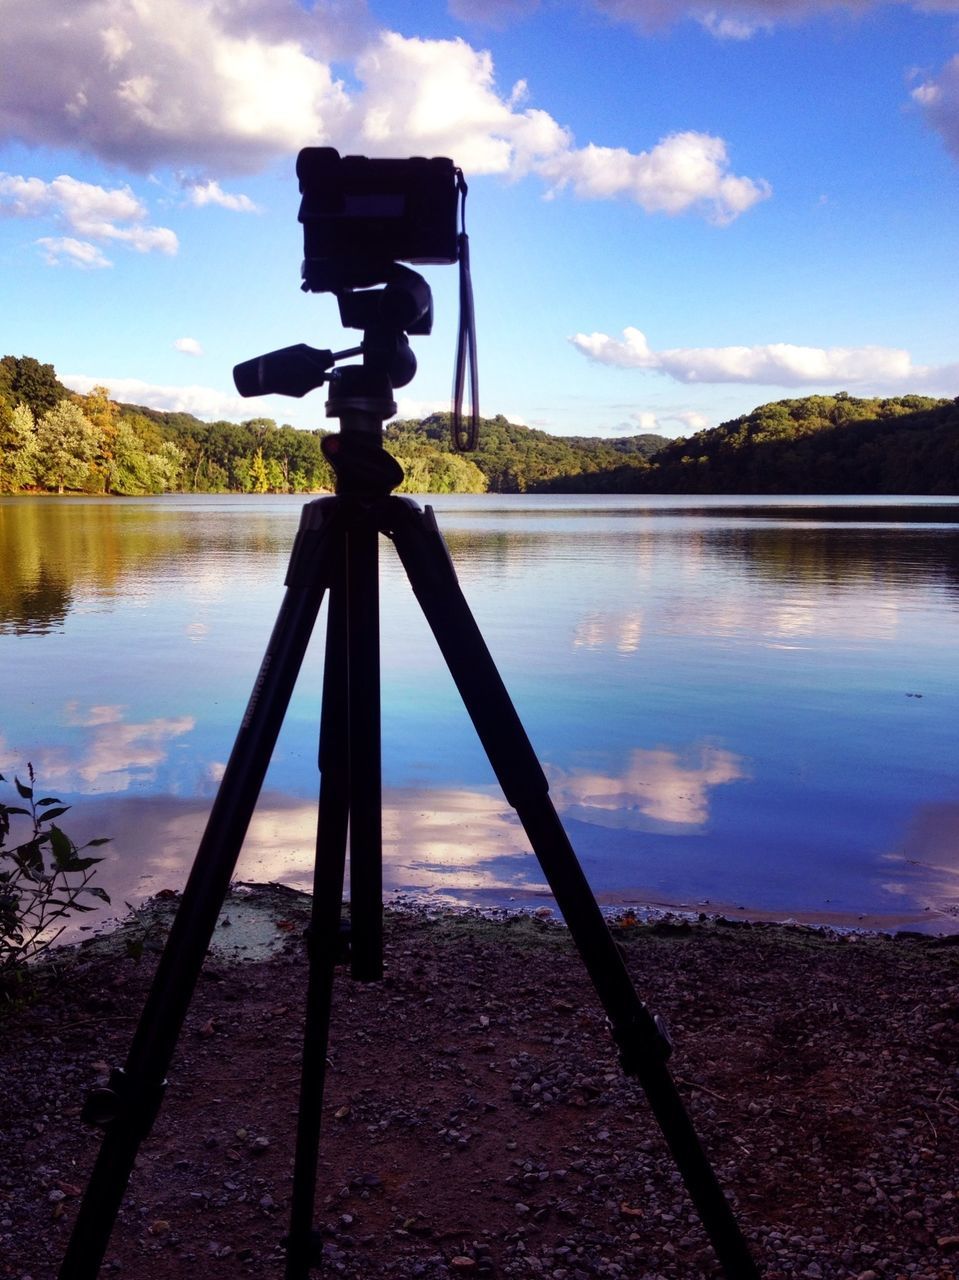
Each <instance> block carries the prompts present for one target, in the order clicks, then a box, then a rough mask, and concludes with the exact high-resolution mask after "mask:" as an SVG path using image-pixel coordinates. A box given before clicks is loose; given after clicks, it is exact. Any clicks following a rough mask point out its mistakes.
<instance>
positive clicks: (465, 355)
mask: <svg viewBox="0 0 959 1280" xmlns="http://www.w3.org/2000/svg"><path fill="white" fill-rule="evenodd" d="M455 172H456V187H457V190H458V191H459V193H460V226H461V230H460V233H459V235H458V236H457V238H456V244H457V249H458V257H459V266H460V319H459V332H458V334H457V338H456V366H455V369H454V371H453V415H452V419H451V422H450V428H451V433H452V437H453V448H454V449H456V450H458V451H459V452H462V453H465V452H467V451H469V450H471V449H475V448H476V441H477V439H478V436H479V385H478V383H479V379H478V366H477V361H476V318H475V315H474V312H473V281H472V279H471V278H470V244H469V237H468V236H467V234H466V193H467V191H468V190H469V188H468V187H467V185H466V179H465V178H464V177H463V171H462V169H457V170H456V171H455ZM467 369H468V370H469V384H470V405H469V418H468V421H467V424H466V426H465V427H464V425H463V391H464V389H465V385H466V373H467Z"/></svg>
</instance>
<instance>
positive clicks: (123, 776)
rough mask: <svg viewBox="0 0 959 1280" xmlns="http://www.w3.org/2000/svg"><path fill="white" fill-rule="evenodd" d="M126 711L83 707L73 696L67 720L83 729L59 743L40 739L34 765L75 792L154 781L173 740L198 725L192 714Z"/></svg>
mask: <svg viewBox="0 0 959 1280" xmlns="http://www.w3.org/2000/svg"><path fill="white" fill-rule="evenodd" d="M126 711H127V708H126V707H121V706H95V707H87V708H86V709H84V708H82V707H81V706H80V704H79V703H78V702H68V703H67V704H66V706H65V708H64V716H63V719H64V723H65V724H66V725H68V726H70V727H71V728H74V729H77V730H79V734H78V735H77V736H76V737H75V738H74V739H73V740H71V741H69V742H67V743H62V744H60V745H56V746H47V745H40V747H39V749H38V750H37V751H35V752H34V753H33V757H34V758H33V765H34V768H35V769H36V771H37V773H38V775H39V776H40V777H41V778H42V779H43V781H44V783H45V784H49V785H51V786H55V787H57V788H58V789H59V790H61V791H64V792H70V793H71V794H74V795H91V794H96V793H97V792H102V791H109V792H122V791H127V790H129V789H130V787H131V786H133V785H134V784H138V785H141V784H143V783H145V782H151V781H153V780H155V779H156V776H157V771H158V769H159V767H160V766H161V765H162V764H163V763H164V762H165V761H166V759H167V757H168V755H169V752H170V745H171V743H172V742H173V740H174V739H175V738H179V737H181V736H182V735H183V734H187V733H190V732H191V730H192V729H193V728H194V727H195V725H196V719H195V717H193V716H174V717H158V718H156V719H154V720H149V721H146V722H144V723H135V722H130V721H128V720H127V719H126V718H125V716H126Z"/></svg>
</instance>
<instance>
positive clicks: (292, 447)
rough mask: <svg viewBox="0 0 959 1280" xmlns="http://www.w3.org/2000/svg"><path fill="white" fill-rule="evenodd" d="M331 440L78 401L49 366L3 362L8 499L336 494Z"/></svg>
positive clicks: (99, 395) (268, 423)
mask: <svg viewBox="0 0 959 1280" xmlns="http://www.w3.org/2000/svg"><path fill="white" fill-rule="evenodd" d="M324 434H326V433H325V432H321V431H317V432H310V431H296V430H295V429H294V428H293V427H289V426H284V427H278V426H277V425H276V423H275V422H273V421H272V419H269V418H253V419H251V420H250V421H248V422H244V423H239V424H237V423H233V422H215V423H206V422H201V421H200V420H199V419H198V418H195V417H193V415H192V414H188V413H162V412H159V411H157V410H153V409H147V408H144V407H143V406H140V405H129V404H121V403H119V402H117V401H115V400H112V399H111V398H110V394H109V391H108V389H107V388H106V387H94V389H93V390H92V391H91V392H90V394H89V395H85V396H84V395H77V394H75V393H74V392H71V391H69V390H68V389H67V388H66V387H65V386H63V384H62V383H61V382H60V381H59V379H58V378H57V376H56V373H55V372H54V369H53V366H52V365H50V364H41V363H40V362H39V361H38V360H35V359H34V358H33V357H31V356H20V357H17V356H4V357H3V358H2V359H0V492H4V493H16V492H30V491H48V492H50V491H52V492H57V493H64V492H68V491H69V492H74V493H115V494H124V495H136V494H148V493H168V492H180V491H186V492H195V493H223V492H235V493H306V492H315V491H318V490H322V489H329V488H332V485H333V477H332V474H331V472H330V469H329V466H328V464H327V462H326V459H325V458H324V457H323V454H322V452H321V449H320V439H321V438H322V436H323V435H324Z"/></svg>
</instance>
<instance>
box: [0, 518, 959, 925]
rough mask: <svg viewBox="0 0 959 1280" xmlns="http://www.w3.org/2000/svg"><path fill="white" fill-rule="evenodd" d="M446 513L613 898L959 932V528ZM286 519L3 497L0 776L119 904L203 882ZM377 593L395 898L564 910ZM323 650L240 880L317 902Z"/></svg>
mask: <svg viewBox="0 0 959 1280" xmlns="http://www.w3.org/2000/svg"><path fill="white" fill-rule="evenodd" d="M428 501H430V502H431V503H432V505H433V506H434V508H435V509H436V512H437V516H438V519H439V522H440V525H441V527H442V529H443V531H444V533H445V535H446V537H447V541H448V543H449V545H450V548H451V551H452V553H453V556H454V559H455V561H456V564H457V568H458V571H459V576H460V580H461V582H462V584H463V588H464V591H465V592H466V595H467V598H468V599H469V600H470V603H471V605H472V607H473V609H474V612H475V614H476V617H477V620H478V621H479V624H480V626H481V628H482V630H483V633H484V635H485V637H486V640H487V642H488V644H489V647H490V649H491V650H492V652H493V655H494V657H495V659H496V661H497V663H498V664H499V667H500V670H501V672H502V674H503V677H504V680H505V681H506V684H507V687H508V688H509V689H510V692H511V694H512V695H513V699H514V701H515V702H516V705H517V708H518V710H519V712H520V715H521V717H522V719H523V721H524V724H525V725H526V728H527V731H528V732H529V735H530V737H531V739H532V741H533V744H534V746H535V748H536V750H537V752H538V754H539V757H540V759H541V761H542V762H543V765H544V767H545V768H546V770H547V773H548V775H549V777H550V780H551V787H552V792H553V796H554V799H555V801H556V803H557V807H558V808H559V809H560V812H561V813H562V815H563V817H564V821H565V823H566V826H567V829H568V831H569V833H570V835H571V837H572V840H573V843H574V845H575V847H576V849H577V852H578V853H579V856H580V858H581V860H582V862H583V864H584V867H585V869H586V872H587V874H588V876H589V878H590V880H591V882H592V884H593V887H594V890H595V892H596V894H597V896H598V897H599V898H600V900H601V901H603V902H605V903H622V902H630V903H638V904H673V905H684V906H687V907H691V908H697V909H699V908H702V909H707V910H709V909H723V910H732V911H738V910H739V909H740V908H744V909H745V910H747V911H748V912H751V913H756V914H760V913H761V914H765V915H769V916H777V917H784V916H795V917H798V918H808V919H815V920H826V921H829V920H835V921H849V922H852V923H856V922H857V921H860V920H861V921H863V922H864V923H869V924H878V925H880V926H883V927H885V926H892V925H896V924H901V923H908V924H915V923H919V924H921V925H923V926H924V927H928V928H937V929H938V928H955V927H959V681H957V662H956V655H957V651H959V523H957V521H959V502H954V503H950V502H942V501H940V502H936V501H933V500H921V501H920V500H914V499H903V500H901V501H900V500H895V499H882V500H875V501H874V502H873V501H868V502H864V501H863V500H862V499H855V500H850V499H835V500H833V499H824V500H821V501H819V502H812V501H811V500H809V499H794V500H790V499H779V500H760V499H757V500H752V501H751V500H748V499H747V500H743V499H720V498H713V499H683V498H679V499H677V498H669V497H657V498H642V497H628V498H614V497H609V498H607V497H587V498H582V497H569V498H565V497H564V498H540V497H530V498H527V497H522V496H509V497H502V496H495V495H494V496H483V497H473V496H471V497H456V498H433V499H429V500H428ZM301 507H302V500H301V499H299V498H250V497H246V498H242V499H239V498H231V497H207V498H199V499H194V498H163V499H156V500H153V499H133V500H111V501H101V500H96V499H90V500H85V499H76V500H71V499H67V500H64V499H60V500H57V499H34V498H19V499H17V498H11V499H0V554H2V566H3V568H2V574H3V576H2V581H0V698H2V701H0V771H2V772H3V773H5V774H6V775H7V776H8V777H9V776H11V775H12V773H13V772H14V771H20V772H22V771H23V764H24V762H25V761H26V760H32V761H33V763H34V765H35V767H36V769H37V772H38V774H39V776H40V780H41V787H42V789H43V791H44V792H45V793H48V794H49V793H53V794H57V795H59V796H61V797H63V798H64V799H66V800H68V801H70V802H72V803H73V804H74V805H75V810H74V813H73V814H72V815H70V816H71V821H70V822H67V821H66V820H64V826H65V827H66V828H67V830H68V831H69V832H70V834H71V835H73V836H74V838H77V839H79V838H87V837H89V836H94V835H110V836H112V837H113V844H112V845H110V846H107V849H108V850H109V857H108V861H107V862H106V863H105V864H104V867H103V869H102V874H101V883H103V884H104V885H105V887H107V889H108V890H109V891H110V892H111V893H112V894H113V896H114V903H115V905H117V904H120V903H122V901H123V900H127V901H131V902H132V901H135V900H137V899H138V898H142V897H144V896H146V895H147V894H148V893H151V892H154V891H156V890H157V889H160V888H164V887H179V886H181V885H182V883H183V881H184V879H185V876H186V871H187V869H188V867H189V864H190V862H191V861H192V858H193V854H194V852H195V849H196V844H197V841H198V839H199V836H200V834H201V832H202V829H203V825H204V821H205V816H206V812H207V810H208V807H209V804H210V801H211V798H212V796H213V794H214V793H215V788H216V781H217V778H218V776H219V772H220V770H221V769H222V765H223V762H224V761H225V760H226V758H227V756H228V754H229V751H230V747H231V745H232V742H233V738H234V734H235V732H236V727H237V725H238V723H239V720H240V718H241V716H242V713H243V709H244V707H245V704H246V701H247V698H248V696H249V691H250V688H251V685H252V682H253V679H254V677H255V675H256V672H257V669H258V666H259V662H260V658H261V656H262V653H263V650H264V647H265V645H266V641H267V638H268V636H269V633H270V630H271V627H272V624H273V620H274V617H275V614H276V610H277V608H278V606H279V602H280V599H281V596H282V592H283V577H284V573H285V570H286V564H287V560H288V556H289V549H290V547H291V545H292V541H293V536H294V533H295V530H296V526H297V522H298V519H299V512H300V509H301ZM381 591H382V615H383V622H382V639H383V750H384V760H383V772H384V785H385V795H384V836H385V847H384V875H385V881H386V884H387V886H388V888H389V889H390V891H403V892H411V893H415V894H419V895H426V894H431V895H434V896H435V897H436V898H437V899H438V900H440V901H444V900H448V901H456V902H483V903H498V904H509V903H513V904H517V905H518V904H528V903H531V902H533V903H535V902H541V901H543V900H546V901H548V898H546V899H544V898H543V896H542V895H544V894H545V890H544V887H543V884H542V877H541V875H540V873H539V869H538V866H537V864H536V862H535V859H534V858H533V857H532V855H531V854H530V853H529V850H528V846H527V844H526V841H525V838H524V836H523V833H522V830H521V829H520V828H519V827H518V825H517V823H516V822H515V820H514V818H513V817H512V814H511V812H510V811H509V809H508V808H507V806H506V805H505V802H504V801H503V799H502V797H501V795H500V793H499V789H498V787H497V785H496V783H495V781H494V779H493V776H492V773H491V771H490V769H489V766H488V764H487V762H486V760H485V757H484V756H483V754H482V751H481V749H480V748H479V746H478V744H477V742H476V740H475V737H474V734H473V730H472V727H471V725H470V723H469V721H468V719H467V718H466V714H465V712H464V711H463V708H462V706H461V704H460V703H459V701H458V697H457V695H456V692H455V689H454V688H453V685H452V682H451V680H450V678H449V676H448V674H447V673H446V670H445V667H444V666H443V665H442V662H441V660H440V658H439V657H438V655H437V653H436V650H435V646H434V642H433V640H432V637H431V635H430V634H429V632H428V630H427V628H426V625H425V623H424V621H423V619H422V617H421V615H420V614H419V612H418V609H417V607H416V606H415V603H414V602H413V600H412V596H411V594H410V592H409V589H408V587H407V584H406V581H405V578H404V577H403V575H402V571H401V570H400V568H399V566H398V563H397V561H396V560H395V557H394V555H393V552H392V549H391V547H390V546H389V544H388V543H386V542H385V541H384V543H383V554H382V568H381ZM319 631H320V632H322V626H321V627H320V628H319ZM321 639H322V636H321V634H318V635H317V637H316V643H315V644H314V646H313V648H312V651H311V654H310V656H309V657H308V659H307V663H306V666H305V669H304V672H303V674H302V676H301V678H300V683H299V686H298V691H297V694H296V696H295V698H294V702H293V704H292V706H291V708H290V713H289V716H288V718H287V722H286V724H285V726H284V729H283V733H282V735H281V739H280V743H279V747H278V750H277V753H276V755H275V758H274V762H273V764H272V766H271V770H270V773H269V775H268V779H267V784H266V787H265V790H264V795H263V797H262V799H261V803H260V807H259V810H258V815H257V818H256V820H255V823H254V828H253V830H252V832H251V835H250V837H249V839H248V841H247V845H246V847H245V849H244V853H243V855H242V859H241V863H240V866H239V875H240V876H241V877H243V878H256V879H267V878H269V879H281V880H284V881H286V882H288V883H292V884H297V885H301V886H303V887H306V886H307V885H308V883H309V877H310V872H311V868H312V859H313V827H314V817H315V795H316V790H317V772H316V763H315V762H316V738H317V725H318V719H319V707H320V681H321V675H322V644H321Z"/></svg>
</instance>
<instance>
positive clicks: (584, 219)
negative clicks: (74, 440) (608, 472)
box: [0, 0, 959, 436]
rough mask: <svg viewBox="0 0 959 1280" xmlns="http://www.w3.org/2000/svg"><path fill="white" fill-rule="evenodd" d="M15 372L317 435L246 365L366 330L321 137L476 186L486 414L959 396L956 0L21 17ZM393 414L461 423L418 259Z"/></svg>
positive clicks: (4, 222) (1, 291) (710, 411)
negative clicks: (423, 331) (428, 319)
mask: <svg viewBox="0 0 959 1280" xmlns="http://www.w3.org/2000/svg"><path fill="white" fill-rule="evenodd" d="M0 19H2V28H0V29H2V31H3V36H2V39H0V354H12V355H18V356H19V355H29V356H34V357H36V358H37V359H39V360H41V361H42V362H49V363H52V364H53V365H54V367H55V369H56V371H57V374H58V376H59V377H60V378H61V379H62V381H64V382H65V383H66V384H67V385H68V386H69V387H71V388H72V389H74V390H76V391H81V392H86V391H88V390H89V389H90V388H91V387H93V386H94V385H97V384H99V385H104V386H106V387H107V388H109V390H110V393H111V395H112V396H113V397H114V398H115V399H119V400H123V401H129V402H134V403H139V404H144V405H149V406H152V407H155V408H158V409H178V410H187V411H189V412H191V413H194V414H196V415H197V416H199V417H201V418H204V419H219V418H225V419H229V420H233V421H242V420H243V419H246V418H251V417H257V416H269V417H273V418H275V419H276V421H277V422H288V423H291V424H292V425H294V426H297V427H310V428H312V427H327V426H333V425H334V424H332V423H328V422H327V420H326V418H325V413H324V399H325V392H324V390H323V389H320V390H317V391H314V392H312V393H311V394H310V395H308V396H306V397H305V398H304V399H302V400H297V399H291V398H282V397H262V398H256V399H249V400H243V399H240V398H239V397H238V396H237V395H236V392H235V390H234V387H233V382H232V368H233V365H234V364H236V363H237V362H239V361H242V360H245V359H248V358H251V357H253V356H256V355H258V354H260V353H261V352H264V351H269V350H273V349H275V348H278V347H284V346H287V345H290V344H293V343H298V342H307V343H309V344H310V345H313V346H317V347H328V348H332V349H333V350H340V349H344V348H346V347H349V346H352V345H353V344H354V342H355V341H356V340H357V335H356V334H355V332H353V331H349V330H344V329H343V328H342V326H341V324H340V320H339V314H338V311H337V307H336V302H335V299H334V298H333V297H332V296H331V295H329V294H304V293H302V292H301V291H300V288H299V280H300V260H301V258H302V228H301V226H300V225H299V223H298V221H297V213H298V209H299V199H300V197H299V191H298V186H297V180H296V176H295V160H296V155H297V152H298V150H299V149H300V148H301V147H303V146H333V147H336V148H337V149H338V150H339V151H340V153H341V154H343V155H347V154H362V155H369V156H373V157H404V156H410V155H444V156H449V157H450V158H452V159H453V161H454V162H455V164H456V165H458V166H459V167H461V168H462V169H463V171H464V173H465V175H466V178H467V181H468V183H469V199H468V203H467V227H468V231H469V234H470V249H471V260H472V269H473V285H474V291H475V298H476V321H477V337H478V341H477V346H478V354H479V386H480V409H481V412H482V413H483V414H485V415H490V416H491V415H493V414H496V413H502V414H505V415H506V416H507V417H509V418H510V419H512V420H513V421H516V422H521V423H524V424H526V425H528V426H534V427H540V428H543V429H545V430H547V431H550V432H553V433H557V434H584V435H601V436H620V435H631V434H636V433H640V432H647V431H653V432H658V433H660V434H663V435H669V436H676V435H687V434H689V433H690V432H692V431H695V430H699V429H701V428H704V427H711V426H715V425H717V424H718V423H720V422H723V421H727V420H728V419H730V418H733V417H736V416H737V415H739V414H742V413H748V412H749V411H750V410H751V409H752V408H754V407H755V406H756V405H759V404H762V403H764V402H766V401H769V400H779V399H784V398H789V397H798V396H804V395H810V394H814V393H818V392H825V393H829V392H835V391H838V390H845V391H848V392H849V393H850V394H852V395H857V396H872V395H899V394H905V393H913V392H915V393H922V394H929V395H936V396H949V397H953V396H956V395H959V336H957V325H956V310H957V299H959V268H957V263H959V0H890V2H888V3H881V2H880V0H847V2H846V3H844V4H840V3H835V2H834V0H714V2H713V3H710V0H707V2H706V3H705V4H700V3H693V2H691V0H417V2H416V3H415V4H411V3H409V2H408V0H405V2H403V3H401V2H400V0H368V2H366V3H364V0H315V2H312V0H71V3H70V4H69V5H65V4H64V3H63V0H0ZM421 270H422V271H423V274H424V275H426V277H427V279H428V280H429V283H430V285H431V287H432V289H433V294H434V302H435V317H436V318H435V323H434V328H433V332H432V334H431V335H429V336H420V337H414V338H413V339H412V345H413V349H414V351H415V353H416V357H417V360H418V364H419V371H418V373H417V376H416V378H415V379H414V381H413V382H412V383H411V384H410V385H409V386H407V387H405V388H402V389H401V390H399V391H398V392H397V395H396V399H397V404H398V407H399V412H400V415H401V416H404V417H415V416H421V415H423V414H426V413H429V412H432V411H433V410H435V409H443V408H447V407H448V405H449V394H450V387H451V384H452V367H453V355H454V348H455V335H456V324H457V315H458V300H457V280H456V275H457V272H456V268H455V267H454V266H433V267H427V268H422V269H421Z"/></svg>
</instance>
